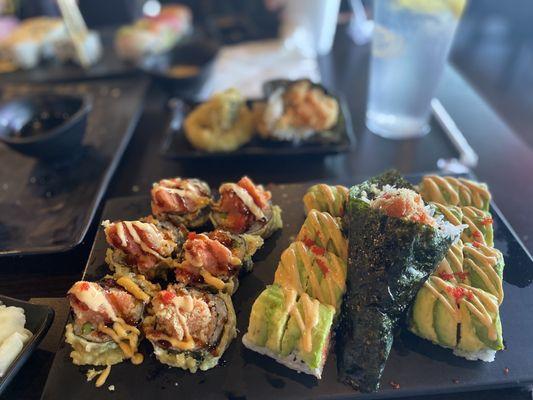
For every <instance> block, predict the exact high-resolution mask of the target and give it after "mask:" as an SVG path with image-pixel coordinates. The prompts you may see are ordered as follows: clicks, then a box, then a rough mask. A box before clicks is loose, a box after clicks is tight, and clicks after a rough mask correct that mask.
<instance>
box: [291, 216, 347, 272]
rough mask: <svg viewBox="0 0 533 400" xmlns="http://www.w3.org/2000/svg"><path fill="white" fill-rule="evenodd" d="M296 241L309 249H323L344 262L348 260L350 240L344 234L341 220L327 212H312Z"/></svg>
mask: <svg viewBox="0 0 533 400" xmlns="http://www.w3.org/2000/svg"><path fill="white" fill-rule="evenodd" d="M296 240H299V241H301V242H304V243H305V244H306V246H308V247H311V246H313V245H316V246H318V247H322V248H324V249H326V250H327V251H328V252H330V253H333V254H335V255H336V256H337V257H340V258H341V259H342V260H345V261H346V260H348V240H346V238H345V237H344V235H343V233H342V228H341V224H340V220H339V219H337V218H335V217H332V216H331V215H330V214H328V213H327V212H320V211H318V210H311V211H310V212H309V214H307V218H306V219H305V222H304V224H303V225H302V228H301V229H300V232H299V233H298V236H296Z"/></svg>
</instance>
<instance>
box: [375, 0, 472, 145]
mask: <svg viewBox="0 0 533 400" xmlns="http://www.w3.org/2000/svg"><path fill="white" fill-rule="evenodd" d="M465 3H466V0H374V31H373V37H372V57H371V61H370V80H369V88H368V104H367V112H366V125H367V127H368V129H370V130H371V131H372V132H374V133H376V134H378V135H380V136H383V137H387V138H391V139H405V138H413V137H419V136H422V135H424V134H426V133H427V132H428V131H429V125H428V120H429V115H430V103H431V99H432V97H433V95H434V93H435V90H436V87H437V84H438V82H439V79H440V76H441V74H442V71H443V69H444V65H445V62H446V59H447V57H448V53H449V50H450V47H451V43H452V39H453V36H454V33H455V30H456V28H457V24H458V22H459V19H460V16H461V13H462V11H463V9H464V6H465Z"/></svg>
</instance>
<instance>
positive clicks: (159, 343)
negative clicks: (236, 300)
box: [142, 284, 236, 373]
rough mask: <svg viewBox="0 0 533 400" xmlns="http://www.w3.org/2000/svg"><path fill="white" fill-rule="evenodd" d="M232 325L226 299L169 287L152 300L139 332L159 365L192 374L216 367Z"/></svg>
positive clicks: (222, 295)
mask: <svg viewBox="0 0 533 400" xmlns="http://www.w3.org/2000/svg"><path fill="white" fill-rule="evenodd" d="M235 324H236V317H235V310H234V309H233V303H232V301H231V298H230V296H229V295H227V294H225V293H217V294H214V293H210V292H207V291H200V290H198V289H195V288H188V287H185V286H183V285H180V284H173V285H169V286H168V288H167V289H166V290H162V291H160V292H159V293H157V294H156V296H155V297H154V298H153V299H152V301H151V303H150V307H149V309H148V316H147V317H145V318H144V321H143V324H142V328H143V332H144V334H145V336H146V338H147V339H148V340H149V341H150V342H151V343H152V345H153V347H154V354H155V356H156V358H157V359H158V360H159V361H160V362H162V363H163V364H167V365H169V366H171V367H176V368H182V369H185V370H189V371H190V372H192V373H194V372H196V371H197V370H202V371H205V370H208V369H210V368H213V367H215V366H216V365H217V364H218V360H219V359H220V357H221V356H222V354H223V353H224V351H225V350H226V349H227V347H228V346H229V344H230V343H231V341H232V340H233V338H234V337H235V336H236V328H235Z"/></svg>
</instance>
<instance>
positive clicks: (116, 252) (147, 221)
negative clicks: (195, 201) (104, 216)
mask: <svg viewBox="0 0 533 400" xmlns="http://www.w3.org/2000/svg"><path fill="white" fill-rule="evenodd" d="M102 225H103V226H104V231H105V237H106V241H107V243H108V244H109V245H110V246H111V247H110V248H109V249H108V250H107V253H106V262H107V263H108V265H109V267H110V268H111V270H113V271H115V272H116V273H117V274H128V273H130V272H132V271H133V272H135V273H139V274H141V275H144V276H146V277H147V278H148V279H153V278H166V276H167V273H168V271H169V270H170V269H172V268H173V265H174V259H175V258H177V257H178V256H179V254H180V252H181V245H182V244H183V242H184V241H185V238H186V236H187V230H186V229H185V228H184V227H176V226H174V225H173V224H171V223H169V222H165V221H159V220H156V219H154V218H153V217H147V218H143V219H141V220H138V221H117V222H109V221H104V222H102Z"/></svg>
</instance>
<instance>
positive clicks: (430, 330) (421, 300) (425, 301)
mask: <svg viewBox="0 0 533 400" xmlns="http://www.w3.org/2000/svg"><path fill="white" fill-rule="evenodd" d="M436 301H437V297H436V296H435V295H434V294H433V292H432V291H431V290H429V289H428V288H426V287H425V286H422V288H421V289H420V290H419V291H418V293H417V295H416V299H415V302H414V304H413V308H412V310H411V321H410V324H409V329H410V330H411V331H412V332H413V333H415V334H416V335H418V336H420V337H422V338H424V339H428V340H431V341H432V342H435V343H437V342H438V338H437V333H436V332H435V328H434V326H433V308H434V307H435V302H436Z"/></svg>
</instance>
